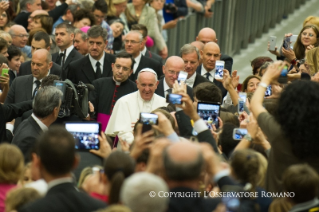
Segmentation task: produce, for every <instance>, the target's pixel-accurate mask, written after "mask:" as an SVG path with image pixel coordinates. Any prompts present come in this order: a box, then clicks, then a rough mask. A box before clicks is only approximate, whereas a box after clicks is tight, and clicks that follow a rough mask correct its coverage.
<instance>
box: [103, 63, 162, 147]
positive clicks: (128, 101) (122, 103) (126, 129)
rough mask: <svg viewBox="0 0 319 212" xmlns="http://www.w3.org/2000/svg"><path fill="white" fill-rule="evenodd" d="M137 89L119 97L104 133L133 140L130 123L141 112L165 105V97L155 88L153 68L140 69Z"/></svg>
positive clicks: (155, 80) (156, 81)
mask: <svg viewBox="0 0 319 212" xmlns="http://www.w3.org/2000/svg"><path fill="white" fill-rule="evenodd" d="M136 84H137V88H138V91H136V92H134V93H131V94H128V95H126V96H123V97H122V98H120V99H119V100H118V101H117V102H116V104H115V106H114V109H113V112H112V115H111V118H110V121H109V124H108V125H107V128H106V130H105V134H106V135H109V136H112V137H114V136H116V135H117V136H119V138H121V139H123V140H125V141H126V142H128V143H132V142H133V140H134V136H133V133H132V132H133V128H132V123H135V122H136V121H137V120H138V119H139V116H140V113H141V112H146V113H150V112H151V111H153V110H155V109H156V108H159V107H163V106H166V105H167V103H166V99H165V98H163V97H161V96H158V95H157V94H154V93H155V90H156V88H157V85H158V80H157V74H156V72H155V71H154V70H152V69H149V68H146V69H142V70H141V71H140V72H139V74H138V77H137V80H136Z"/></svg>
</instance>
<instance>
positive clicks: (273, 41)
mask: <svg viewBox="0 0 319 212" xmlns="http://www.w3.org/2000/svg"><path fill="white" fill-rule="evenodd" d="M276 39H277V37H276V36H270V38H269V44H270V46H269V50H270V51H275V49H276Z"/></svg>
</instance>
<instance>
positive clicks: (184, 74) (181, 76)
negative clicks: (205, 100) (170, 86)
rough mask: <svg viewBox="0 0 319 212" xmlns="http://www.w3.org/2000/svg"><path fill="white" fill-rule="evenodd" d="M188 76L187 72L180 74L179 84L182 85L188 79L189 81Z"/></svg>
mask: <svg viewBox="0 0 319 212" xmlns="http://www.w3.org/2000/svg"><path fill="white" fill-rule="evenodd" d="M187 76H188V73H187V72H185V71H180V72H179V74H178V78H177V81H178V83H179V84H180V83H181V81H183V82H185V81H186V79H187Z"/></svg>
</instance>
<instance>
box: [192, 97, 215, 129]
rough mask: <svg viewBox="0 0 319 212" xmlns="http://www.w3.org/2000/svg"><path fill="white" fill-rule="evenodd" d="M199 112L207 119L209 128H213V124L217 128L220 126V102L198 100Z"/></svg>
mask: <svg viewBox="0 0 319 212" xmlns="http://www.w3.org/2000/svg"><path fill="white" fill-rule="evenodd" d="M197 113H198V115H199V116H200V117H201V118H202V119H203V120H204V121H205V123H206V124H207V126H208V129H212V124H214V125H215V127H216V129H218V128H219V121H218V117H219V115H220V103H212V102H198V104H197Z"/></svg>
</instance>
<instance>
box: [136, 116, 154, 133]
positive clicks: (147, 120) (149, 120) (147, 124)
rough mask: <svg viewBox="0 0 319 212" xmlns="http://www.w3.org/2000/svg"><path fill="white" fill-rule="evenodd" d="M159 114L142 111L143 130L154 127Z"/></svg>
mask: <svg viewBox="0 0 319 212" xmlns="http://www.w3.org/2000/svg"><path fill="white" fill-rule="evenodd" d="M157 119H158V115H156V114H152V113H140V123H142V124H143V127H142V132H143V133H144V132H146V131H149V130H151V129H152V125H153V124H157Z"/></svg>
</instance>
